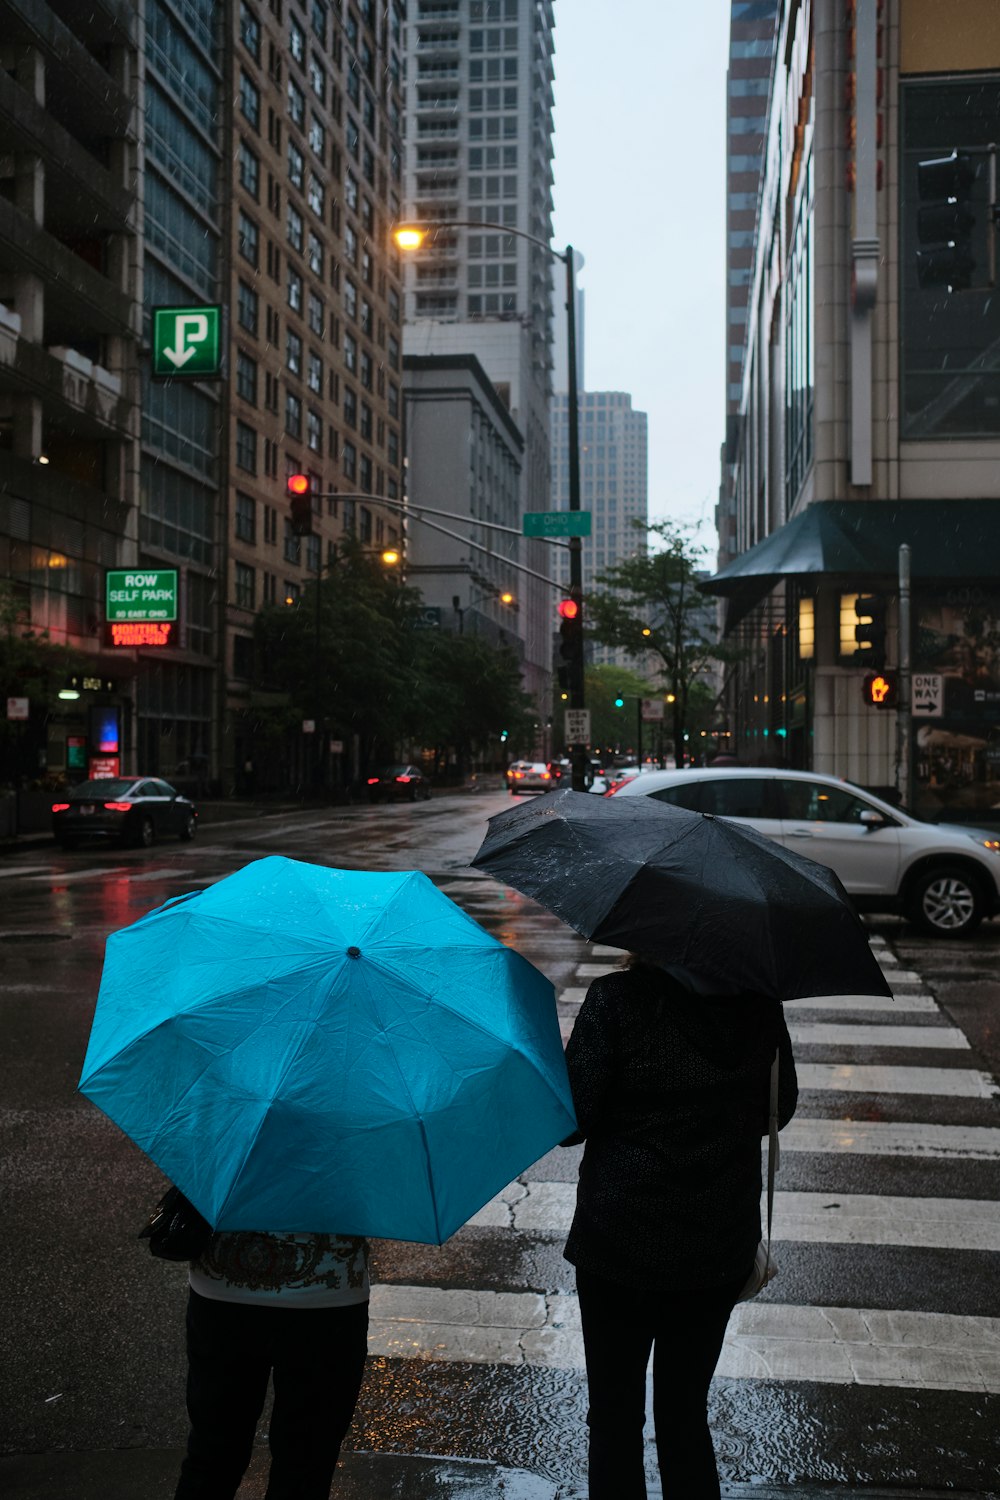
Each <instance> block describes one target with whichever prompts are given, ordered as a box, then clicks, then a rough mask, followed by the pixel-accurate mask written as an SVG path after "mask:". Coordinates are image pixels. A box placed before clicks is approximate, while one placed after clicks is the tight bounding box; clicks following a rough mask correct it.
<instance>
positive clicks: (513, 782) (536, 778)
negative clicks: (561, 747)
mask: <svg viewBox="0 0 1000 1500" xmlns="http://www.w3.org/2000/svg"><path fill="white" fill-rule="evenodd" d="M511 770H512V772H513V775H511V776H510V777H509V778H508V781H507V785H508V786H509V787H510V794H511V796H512V797H519V796H521V794H522V793H524V792H551V791H552V790H553V789H554V788H555V787H556V786H557V785H558V783H557V782H555V781H553V779H552V772H551V771H550V770H549V768H548V766H547V765H546V764H545V762H544V761H543V760H531V761H520V762H518V763H517V764H516V765H514V766H512V767H511Z"/></svg>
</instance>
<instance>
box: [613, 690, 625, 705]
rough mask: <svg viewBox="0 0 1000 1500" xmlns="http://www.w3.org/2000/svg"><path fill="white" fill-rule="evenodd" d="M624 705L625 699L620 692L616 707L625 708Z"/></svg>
mask: <svg viewBox="0 0 1000 1500" xmlns="http://www.w3.org/2000/svg"><path fill="white" fill-rule="evenodd" d="M624 707H625V699H624V698H623V697H622V695H621V693H619V694H618V697H617V698H616V699H615V708H624Z"/></svg>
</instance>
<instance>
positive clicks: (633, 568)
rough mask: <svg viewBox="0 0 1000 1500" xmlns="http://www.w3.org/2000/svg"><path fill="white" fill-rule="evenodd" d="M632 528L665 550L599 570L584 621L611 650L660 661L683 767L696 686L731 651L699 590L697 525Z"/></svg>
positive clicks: (637, 555)
mask: <svg viewBox="0 0 1000 1500" xmlns="http://www.w3.org/2000/svg"><path fill="white" fill-rule="evenodd" d="M633 525H634V526H635V528H636V530H637V531H638V532H646V533H648V534H649V535H650V536H652V537H653V538H655V539H656V541H657V542H658V543H659V545H658V546H657V547H656V548H655V550H650V551H647V550H645V548H643V549H642V550H641V551H637V552H636V553H635V554H634V555H633V556H632V557H627V558H624V559H623V560H622V561H621V562H618V563H615V564H613V565H612V566H611V567H609V568H605V569H604V570H603V571H602V572H600V573H598V574H597V578H596V583H597V587H596V588H595V589H594V590H593V591H592V592H591V593H590V594H589V595H588V597H587V602H586V613H585V618H586V619H587V623H588V626H589V631H588V633H589V634H590V635H591V636H593V637H594V638H595V639H596V640H599V641H601V642H602V643H603V644H604V645H605V646H611V647H618V648H623V649H624V650H626V651H630V652H631V653H632V655H633V656H635V657H637V658H641V657H642V656H643V655H645V654H646V653H652V654H653V655H654V656H656V657H658V658H659V661H660V671H661V673H662V678H663V685H664V688H665V689H666V691H667V692H668V693H669V694H672V695H673V702H672V703H671V702H669V700H668V710H669V711H670V713H671V718H672V727H673V738H674V753H675V756H676V758H677V764H678V765H679V766H680V765H683V762H684V734H685V731H686V730H687V729H688V720H689V710H690V703H691V693H692V688H693V686H694V684H695V683H696V682H697V681H698V679H699V677H700V676H701V674H702V673H703V672H704V671H705V668H706V667H707V666H708V664H709V662H710V661H711V660H712V659H713V658H719V657H721V656H723V655H724V654H725V653H724V648H722V647H720V645H719V643H718V631H717V629H716V627H715V617H714V609H713V606H712V604H711V603H709V602H707V601H706V599H705V596H704V595H703V594H702V593H700V592H699V590H698V587H697V584H698V578H699V568H700V566H701V565H702V564H703V563H704V560H705V549H704V548H702V547H699V546H698V545H697V544H696V543H695V541H694V527H693V526H687V525H680V524H678V523H675V522H673V521H656V522H654V523H652V524H651V525H647V524H646V523H645V522H643V521H638V520H637V521H633Z"/></svg>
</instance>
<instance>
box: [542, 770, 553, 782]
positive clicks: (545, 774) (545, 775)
mask: <svg viewBox="0 0 1000 1500" xmlns="http://www.w3.org/2000/svg"><path fill="white" fill-rule="evenodd" d="M542 780H543V781H551V780H552V777H551V776H550V775H549V773H548V771H543V772H542Z"/></svg>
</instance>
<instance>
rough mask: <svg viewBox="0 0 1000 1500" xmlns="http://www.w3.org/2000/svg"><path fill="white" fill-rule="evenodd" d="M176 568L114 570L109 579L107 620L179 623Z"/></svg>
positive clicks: (110, 571)
mask: <svg viewBox="0 0 1000 1500" xmlns="http://www.w3.org/2000/svg"><path fill="white" fill-rule="evenodd" d="M176 618H177V569H176V568H131V569H124V568H112V569H110V570H109V572H108V575H107V588H106V601H105V619H106V620H107V621H108V624H109V625H110V624H121V623H123V622H125V621H128V620H176Z"/></svg>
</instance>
